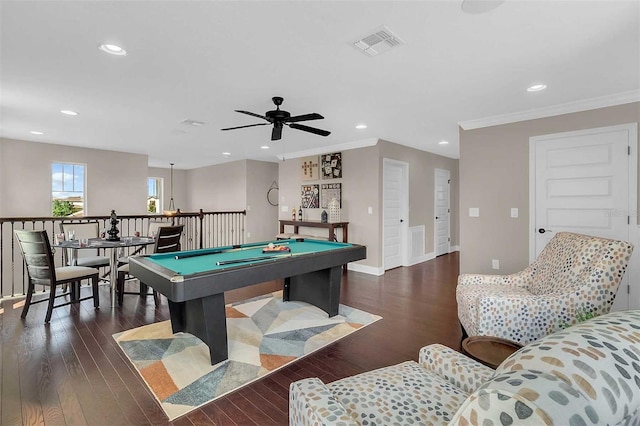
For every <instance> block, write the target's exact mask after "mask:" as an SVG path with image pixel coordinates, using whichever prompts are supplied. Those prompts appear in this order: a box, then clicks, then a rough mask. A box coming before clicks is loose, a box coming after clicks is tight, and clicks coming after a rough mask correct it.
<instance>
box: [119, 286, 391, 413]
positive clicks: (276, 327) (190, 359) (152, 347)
mask: <svg viewBox="0 0 640 426" xmlns="http://www.w3.org/2000/svg"><path fill="white" fill-rule="evenodd" d="M225 311H226V314H227V319H226V321H227V324H228V327H229V335H228V340H229V360H228V361H225V362H221V363H218V364H216V365H211V364H210V363H209V361H208V360H209V349H208V348H207V346H206V345H205V344H204V343H203V342H202V341H201V340H200V339H197V338H196V337H194V336H193V335H192V334H189V333H178V334H173V333H172V330H171V323H170V322H169V321H163V322H157V323H154V324H148V325H144V326H142V327H138V328H134V329H132V330H127V331H124V332H122V333H117V334H114V335H113V338H114V339H115V341H116V342H117V343H118V345H119V347H120V348H121V349H122V351H123V352H124V353H125V354H126V356H127V358H128V359H129V361H130V362H131V364H133V366H134V367H135V370H136V371H137V372H138V374H140V376H141V377H142V378H143V379H144V381H145V383H146V385H147V386H148V387H149V390H150V391H151V392H152V394H153V395H154V397H155V398H156V400H157V401H158V403H159V404H160V406H161V407H162V409H163V410H164V412H165V414H166V415H167V416H168V417H169V420H173V419H175V418H177V417H179V416H182V415H184V414H186V413H188V412H190V411H192V410H195V409H196V408H198V407H200V406H202V405H204V404H206V403H208V402H210V401H212V400H214V399H216V398H220V397H221V396H223V395H225V394H227V393H229V392H232V391H234V390H236V389H238V388H239V387H240V386H243V385H245V384H247V383H250V382H252V381H255V380H258V379H260V378H262V377H265V376H266V375H268V374H271V373H273V372H275V371H277V370H279V369H281V368H283V367H285V366H286V365H289V364H291V363H293V362H296V361H297V360H298V359H299V358H300V357H303V356H305V355H308V354H310V353H312V352H316V351H318V350H320V349H322V348H324V347H326V346H327V345H329V344H331V343H333V342H335V341H337V340H339V339H342V338H344V337H346V336H347V335H349V334H351V333H354V332H359V330H363V329H364V328H365V327H366V326H368V325H370V324H372V323H374V322H376V321H378V320H379V319H381V317H379V316H377V315H373V314H370V313H368V312H365V311H361V310H358V309H354V308H351V307H349V306H345V305H340V306H339V309H338V315H337V316H334V317H331V318H328V317H327V313H326V312H324V311H323V310H322V309H319V308H317V307H315V306H313V305H310V304H308V303H304V302H283V301H282V291H279V292H276V293H272V294H267V295H264V296H259V297H256V298H254V299H249V300H244V301H241V302H238V303H233V304H229V305H226V309H225Z"/></svg>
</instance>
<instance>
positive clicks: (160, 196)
mask: <svg viewBox="0 0 640 426" xmlns="http://www.w3.org/2000/svg"><path fill="white" fill-rule="evenodd" d="M151 179H155V181H156V189H157V192H158V197H157V198H158V202H157V203H156V211H155V213H154V212H150V211H149V197H150V196H151V194H150V190H149V189H150V188H149V181H150V180H151ZM163 206H164V178H161V177H156V176H148V177H147V203H146V212H147V214H157V215H162V211H163Z"/></svg>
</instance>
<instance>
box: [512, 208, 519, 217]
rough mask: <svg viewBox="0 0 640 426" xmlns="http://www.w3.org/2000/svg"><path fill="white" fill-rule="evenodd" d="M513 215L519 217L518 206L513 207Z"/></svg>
mask: <svg viewBox="0 0 640 426" xmlns="http://www.w3.org/2000/svg"><path fill="white" fill-rule="evenodd" d="M511 217H512V218H517V217H518V208H517V207H511Z"/></svg>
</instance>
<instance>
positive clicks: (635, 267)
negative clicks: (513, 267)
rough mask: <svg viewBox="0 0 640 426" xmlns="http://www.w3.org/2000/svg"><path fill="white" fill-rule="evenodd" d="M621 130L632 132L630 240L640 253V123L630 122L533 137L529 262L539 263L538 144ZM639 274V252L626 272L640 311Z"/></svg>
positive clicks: (631, 297)
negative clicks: (537, 224) (537, 215)
mask: <svg viewBox="0 0 640 426" xmlns="http://www.w3.org/2000/svg"><path fill="white" fill-rule="evenodd" d="M618 130H626V131H627V132H628V133H629V149H630V152H629V176H628V179H629V182H628V184H629V185H628V191H629V193H628V200H629V211H628V212H627V214H628V216H629V224H628V227H627V229H628V235H629V239H628V240H627V241H628V242H630V243H631V244H633V245H634V247H635V251H639V250H640V247H638V232H639V229H638V123H628V124H620V125H614V126H605V127H596V128H592V129H585V130H577V131H572V132H562V133H553V134H548V135H541V136H532V137H530V138H529V263H532V262H533V261H535V258H536V252H535V251H536V250H535V238H536V235H535V232H536V214H535V212H536V199H535V198H536V196H535V194H536V155H535V151H536V143H537V142H538V141H548V140H551V139H560V138H566V137H573V136H584V135H592V134H598V133H609V132H612V131H618ZM639 271H640V253H635V255H632V256H631V262H630V263H629V266H628V267H627V272H626V273H627V274H628V277H629V309H638V308H640V285H637V286H634V285H632V283H635V282H638V281H637V279H638V276H639V275H640V274H639Z"/></svg>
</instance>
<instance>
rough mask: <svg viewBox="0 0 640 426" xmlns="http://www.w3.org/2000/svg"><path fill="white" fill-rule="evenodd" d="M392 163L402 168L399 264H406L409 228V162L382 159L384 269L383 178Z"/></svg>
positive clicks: (383, 258)
mask: <svg viewBox="0 0 640 426" xmlns="http://www.w3.org/2000/svg"><path fill="white" fill-rule="evenodd" d="M389 164H392V165H394V166H399V167H400V168H401V169H402V183H401V188H400V216H401V217H404V219H403V222H402V223H401V224H400V262H401V266H407V263H408V262H407V251H408V250H407V232H408V229H409V163H407V162H405V161H399V160H394V159H391V158H383V159H382V201H383V205H382V244H381V245H382V270H383V271H386V270H387V268H386V265H385V259H386V258H385V248H386V246H385V235H384V214H385V206H384V199H385V197H384V187H385V185H384V180H385V173H384V172H385V168H386V166H387V165H389Z"/></svg>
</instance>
